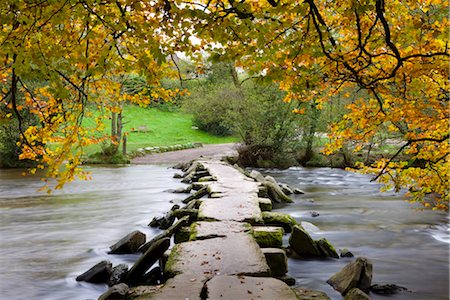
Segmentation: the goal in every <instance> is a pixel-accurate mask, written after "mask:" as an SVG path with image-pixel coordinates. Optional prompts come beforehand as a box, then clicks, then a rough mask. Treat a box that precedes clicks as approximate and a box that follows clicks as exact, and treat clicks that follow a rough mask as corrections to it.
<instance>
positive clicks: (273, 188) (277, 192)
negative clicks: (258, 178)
mask: <svg viewBox="0 0 450 300" xmlns="http://www.w3.org/2000/svg"><path fill="white" fill-rule="evenodd" d="M267 177H268V176H267ZM264 186H265V187H266V188H267V193H268V195H269V198H270V199H271V200H272V201H273V202H277V203H282V202H286V203H292V202H294V201H292V199H291V198H289V197H288V196H287V195H286V194H285V193H283V191H282V190H281V188H280V187H279V186H278V184H277V183H273V182H271V181H266V182H265V183H264Z"/></svg>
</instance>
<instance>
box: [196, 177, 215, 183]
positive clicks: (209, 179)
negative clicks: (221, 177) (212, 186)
mask: <svg viewBox="0 0 450 300" xmlns="http://www.w3.org/2000/svg"><path fill="white" fill-rule="evenodd" d="M210 181H217V179H216V178H215V177H214V176H203V177H200V178H199V179H198V182H210Z"/></svg>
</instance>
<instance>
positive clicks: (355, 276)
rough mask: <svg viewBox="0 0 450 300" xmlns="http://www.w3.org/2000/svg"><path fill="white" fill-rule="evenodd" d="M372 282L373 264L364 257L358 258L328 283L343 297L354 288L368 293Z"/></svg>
mask: <svg viewBox="0 0 450 300" xmlns="http://www.w3.org/2000/svg"><path fill="white" fill-rule="evenodd" d="M371 282H372V262H371V261H370V260H368V259H367V258H364V257H358V258H357V259H356V260H355V261H353V262H351V263H349V264H347V265H346V266H345V267H344V268H343V269H342V270H340V271H339V272H337V273H336V274H334V275H333V276H332V277H331V278H330V279H328V280H327V283H328V284H329V285H331V286H332V287H333V288H334V289H335V290H337V291H338V292H339V293H341V294H342V295H343V296H345V295H346V294H347V293H348V292H349V291H350V290H351V289H352V288H358V289H360V290H362V291H363V292H365V293H368V292H369V290H370V285H371Z"/></svg>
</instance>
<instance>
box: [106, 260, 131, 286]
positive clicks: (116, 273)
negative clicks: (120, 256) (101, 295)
mask: <svg viewBox="0 0 450 300" xmlns="http://www.w3.org/2000/svg"><path fill="white" fill-rule="evenodd" d="M127 273H128V266H127V265H126V264H120V265H117V266H115V267H114V268H112V271H111V276H109V280H108V285H109V286H114V285H116V284H119V283H122V282H123V281H124V280H125V277H126V276H127Z"/></svg>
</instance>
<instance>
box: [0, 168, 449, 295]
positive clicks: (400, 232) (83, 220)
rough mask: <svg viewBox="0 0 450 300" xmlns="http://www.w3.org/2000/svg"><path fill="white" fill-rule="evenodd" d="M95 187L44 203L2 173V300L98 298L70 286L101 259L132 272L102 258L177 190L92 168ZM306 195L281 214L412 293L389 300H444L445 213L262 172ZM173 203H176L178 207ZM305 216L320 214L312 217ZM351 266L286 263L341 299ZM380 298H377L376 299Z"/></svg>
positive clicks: (360, 179)
mask: <svg viewBox="0 0 450 300" xmlns="http://www.w3.org/2000/svg"><path fill="white" fill-rule="evenodd" d="M88 170H89V171H91V172H92V174H93V180H92V181H88V182H79V181H78V182H74V183H72V184H69V185H67V186H66V187H65V188H64V190H63V191H58V192H56V193H54V194H52V195H50V196H47V195H42V194H38V193H36V189H37V188H39V187H40V185H41V182H40V180H39V178H38V177H21V176H20V173H21V172H20V170H0V214H1V215H0V222H1V223H0V242H1V248H0V299H8V300H9V299H12V300H16V299H17V300H21V299H55V300H56V299H58V300H59V299H96V298H97V297H98V296H99V295H100V294H101V293H102V292H103V291H105V290H106V286H105V285H94V284H89V283H80V282H76V281H75V277H76V276H77V275H79V274H80V273H82V272H84V271H85V270H87V269H89V268H90V267H91V266H93V265H94V264H96V263H97V262H99V261H101V260H110V261H111V262H112V263H113V264H114V265H116V264H119V263H127V264H128V265H131V264H132V263H133V262H134V261H135V260H136V259H137V256H136V255H108V254H107V251H108V248H109V246H110V245H112V244H114V243H115V242H116V241H118V240H119V239H120V238H121V237H123V236H124V235H126V234H128V233H129V232H131V231H133V230H140V231H142V232H144V233H146V235H147V237H148V238H151V237H152V236H154V235H156V234H157V233H158V232H159V230H156V229H151V228H149V227H147V226H146V225H147V223H148V221H149V220H151V219H152V217H154V216H156V215H162V214H164V213H165V212H166V211H168V210H169V209H170V207H171V206H172V205H173V203H171V202H170V200H172V199H178V200H180V199H183V198H184V197H185V195H180V194H172V193H168V192H165V190H167V189H171V188H177V187H180V186H183V184H181V183H180V182H179V181H178V180H175V179H172V175H173V173H174V170H172V169H167V167H165V166H149V165H146V166H132V167H121V168H120V167H118V168H115V167H114V168H112V167H90V168H88ZM264 172H265V173H266V174H270V175H272V176H274V177H275V178H276V179H277V180H279V181H281V182H285V183H288V184H290V185H291V186H293V187H299V188H301V189H303V190H304V191H305V192H306V194H305V195H299V196H295V197H294V198H295V203H293V204H289V205H285V206H282V207H279V208H278V209H277V210H278V211H282V212H286V213H289V214H291V215H292V216H294V217H295V218H296V219H297V220H298V221H299V222H309V223H313V224H314V225H315V226H313V225H311V224H309V223H303V224H304V225H305V227H307V228H308V230H309V231H310V232H311V233H312V235H313V237H314V238H322V237H326V238H327V239H328V240H329V241H330V242H332V243H333V244H334V245H335V246H336V248H344V247H345V248H348V249H349V250H350V251H352V252H353V253H354V254H355V256H364V257H367V258H369V259H371V260H372V262H373V264H374V279H373V282H374V283H395V284H398V285H401V286H404V287H406V288H408V289H409V290H411V292H407V293H401V294H397V295H395V296H391V297H389V299H393V300H397V299H423V300H425V299H449V295H448V285H449V283H448V279H449V243H450V237H449V227H448V217H447V215H446V214H444V213H440V212H431V211H417V210H415V209H412V208H411V206H410V205H409V204H408V203H406V202H405V201H404V199H403V198H402V197H401V196H398V195H392V194H380V193H379V192H378V189H379V187H378V186H377V185H376V184H371V183H368V177H366V176H362V175H357V174H353V173H349V172H345V171H342V170H331V169H304V168H291V169H288V170H284V171H275V170H265V171H264ZM175 202H177V200H175ZM311 212H317V213H319V216H318V217H312V216H311ZM349 261H351V259H348V258H346V259H339V260H337V259H329V260H295V259H289V274H290V275H291V276H294V277H295V278H296V279H297V284H298V285H301V286H305V287H308V288H314V289H319V290H323V291H325V292H327V293H328V294H329V296H330V297H332V299H342V297H341V296H340V295H339V294H338V293H337V292H335V291H334V290H333V289H332V288H331V287H329V286H328V285H327V284H326V283H325V281H326V280H327V279H328V278H329V277H330V276H331V275H332V274H334V273H335V272H337V271H338V270H340V269H341V268H342V267H343V266H344V265H345V264H347V263H348V262H349ZM385 298H386V297H382V296H376V295H373V299H385Z"/></svg>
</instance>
